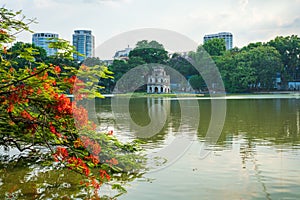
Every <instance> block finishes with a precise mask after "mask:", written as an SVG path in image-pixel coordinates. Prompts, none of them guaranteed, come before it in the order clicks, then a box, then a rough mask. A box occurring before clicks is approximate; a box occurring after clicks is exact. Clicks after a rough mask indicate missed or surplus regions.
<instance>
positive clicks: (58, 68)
mask: <svg viewBox="0 0 300 200" xmlns="http://www.w3.org/2000/svg"><path fill="white" fill-rule="evenodd" d="M54 71H55V72H56V73H57V74H59V73H60V72H61V69H60V67H59V66H55V67H54Z"/></svg>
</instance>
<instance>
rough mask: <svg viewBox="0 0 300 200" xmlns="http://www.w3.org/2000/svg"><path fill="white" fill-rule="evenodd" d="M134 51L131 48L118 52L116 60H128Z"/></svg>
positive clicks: (115, 56)
mask: <svg viewBox="0 0 300 200" xmlns="http://www.w3.org/2000/svg"><path fill="white" fill-rule="evenodd" d="M131 50H132V48H130V47H129V46H128V47H127V48H125V49H123V50H120V51H117V52H116V53H115V55H114V59H116V60H128V57H129V53H130V51H131Z"/></svg>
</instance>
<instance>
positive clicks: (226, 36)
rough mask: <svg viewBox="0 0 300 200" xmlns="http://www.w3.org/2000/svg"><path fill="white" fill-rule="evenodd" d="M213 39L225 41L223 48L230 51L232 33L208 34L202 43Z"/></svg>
mask: <svg viewBox="0 0 300 200" xmlns="http://www.w3.org/2000/svg"><path fill="white" fill-rule="evenodd" d="M214 38H222V39H224V40H225V46H226V50H230V49H232V40H233V36H232V33H229V32H221V33H216V34H208V35H205V36H204V43H205V42H206V41H208V40H211V39H214Z"/></svg>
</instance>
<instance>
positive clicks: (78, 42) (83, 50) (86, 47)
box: [73, 30, 95, 61]
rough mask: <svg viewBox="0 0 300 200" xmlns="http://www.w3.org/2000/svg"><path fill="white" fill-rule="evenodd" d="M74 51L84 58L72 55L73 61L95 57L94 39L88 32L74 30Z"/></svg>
mask: <svg viewBox="0 0 300 200" xmlns="http://www.w3.org/2000/svg"><path fill="white" fill-rule="evenodd" d="M73 46H74V47H75V50H76V51H77V52H79V53H80V54H82V55H84V56H80V55H77V54H74V55H73V57H74V59H75V60H78V61H83V60H84V59H85V58H89V57H94V56H95V37H94V36H93V35H92V31H90V30H75V31H74V34H73Z"/></svg>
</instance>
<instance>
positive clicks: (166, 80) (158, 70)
mask: <svg viewBox="0 0 300 200" xmlns="http://www.w3.org/2000/svg"><path fill="white" fill-rule="evenodd" d="M170 92H171V89H170V75H167V73H166V71H165V70H164V68H163V67H154V68H153V70H152V73H151V74H150V75H149V76H148V81H147V93H170Z"/></svg>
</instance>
